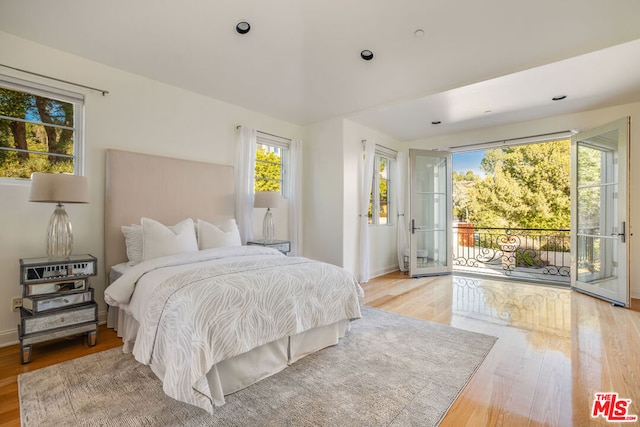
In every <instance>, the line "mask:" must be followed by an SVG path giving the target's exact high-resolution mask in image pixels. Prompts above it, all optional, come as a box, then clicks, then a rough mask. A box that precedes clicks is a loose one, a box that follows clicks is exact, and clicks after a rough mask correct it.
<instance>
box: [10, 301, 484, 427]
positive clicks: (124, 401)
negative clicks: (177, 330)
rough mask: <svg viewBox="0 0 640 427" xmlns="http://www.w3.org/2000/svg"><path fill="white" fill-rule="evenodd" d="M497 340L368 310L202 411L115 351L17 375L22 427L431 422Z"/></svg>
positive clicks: (440, 415)
mask: <svg viewBox="0 0 640 427" xmlns="http://www.w3.org/2000/svg"><path fill="white" fill-rule="evenodd" d="M495 340H496V338H495V337H490V336H486V335H481V334H477V333H474V332H468V331H464V330H460V329H455V328H452V327H448V326H444V325H440V324H436V323H432V322H427V321H424V320H419V319H413V318H410V317H406V316H401V315H398V314H394V313H389V312H385V311H381V310H377V309H373V308H369V307H363V317H362V319H359V320H357V321H355V322H353V327H352V330H351V332H350V334H349V335H348V336H346V337H344V338H343V339H342V340H341V341H340V343H339V344H338V345H336V346H333V347H329V348H326V349H324V350H321V351H319V352H318V353H315V354H312V355H310V356H307V357H306V358H304V359H302V360H300V361H298V362H296V363H295V364H293V365H292V366H290V367H289V368H287V369H285V370H284V371H282V372H279V373H277V374H275V375H273V376H271V377H269V378H267V379H264V380H262V381H260V382H259V383H257V384H254V385H252V386H250V387H248V388H246V389H244V390H241V391H239V392H237V393H234V394H232V395H229V396H228V397H227V399H226V400H227V403H226V404H225V405H224V406H221V407H219V408H216V409H217V410H216V412H215V413H214V414H213V415H210V414H208V413H206V412H205V411H203V410H202V409H199V408H196V407H194V406H191V405H188V404H185V403H181V402H178V401H176V400H173V399H171V398H169V397H167V396H166V395H165V394H164V392H163V391H162V384H161V383H160V381H159V380H158V379H157V378H156V377H155V375H154V374H153V373H152V372H151V370H150V369H149V368H148V367H147V366H144V365H141V364H139V363H138V362H136V361H135V360H134V359H133V357H132V356H131V355H130V354H124V353H122V349H121V348H114V349H111V350H107V351H103V352H101V353H96V354H93V355H89V356H85V357H82V358H79V359H75V360H71V361H68V362H64V363H60V364H57V365H53V366H49V367H46V368H42V369H39V370H36V371H33V372H28V373H25V374H21V375H20V376H19V377H18V387H19V395H20V415H21V420H22V425H23V426H25V427H31V426H53V425H56V426H60V425H73V426H75V425H79V426H152V425H153V426H156V425H157V426H310V425H314V426H318V425H321V426H322V425H326V426H407V425H416V426H434V425H437V424H438V423H439V422H440V421H441V420H442V418H443V417H444V415H445V414H446V412H447V410H448V409H449V407H450V406H451V404H452V403H453V402H454V400H455V399H456V397H457V396H458V394H459V393H460V392H461V391H462V389H463V388H464V386H465V385H466V384H467V382H468V381H469V380H470V378H471V377H472V375H473V374H474V372H475V371H476V369H477V368H478V366H480V364H481V363H482V361H483V360H484V358H485V356H486V355H487V353H488V352H489V351H490V350H491V348H492V346H493V344H494V343H495Z"/></svg>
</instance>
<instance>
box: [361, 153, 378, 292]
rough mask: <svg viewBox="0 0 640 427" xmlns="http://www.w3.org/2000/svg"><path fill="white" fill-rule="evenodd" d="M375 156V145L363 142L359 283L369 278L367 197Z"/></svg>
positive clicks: (369, 252) (369, 253)
mask: <svg viewBox="0 0 640 427" xmlns="http://www.w3.org/2000/svg"><path fill="white" fill-rule="evenodd" d="M375 154H376V145H375V144H374V143H373V142H371V141H365V144H364V158H362V160H361V167H360V173H361V176H360V195H359V197H360V216H359V222H360V223H359V229H360V262H359V270H360V283H367V282H368V281H369V279H370V278H371V276H370V274H371V272H370V271H369V270H370V258H371V248H370V247H369V217H368V213H369V197H370V196H371V186H372V184H373V161H374V157H375Z"/></svg>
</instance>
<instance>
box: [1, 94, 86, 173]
mask: <svg viewBox="0 0 640 427" xmlns="http://www.w3.org/2000/svg"><path fill="white" fill-rule="evenodd" d="M0 114H1V115H3V116H5V117H7V118H3V119H0V146H3V147H7V148H15V149H18V150H29V151H39V152H44V153H55V154H73V149H74V141H73V135H74V133H73V130H71V129H62V128H60V127H59V126H67V127H70V128H73V126H74V124H73V117H74V106H73V104H72V103H68V102H63V101H58V100H55V99H52V98H45V97H41V96H37V95H33V94H30V93H26V92H22V91H17V90H12V89H6V88H0ZM38 122H40V123H41V124H40V123H38ZM50 125H54V126H50ZM32 172H73V160H71V159H65V158H61V157H59V156H51V155H50V156H43V155H40V154H34V153H29V152H26V151H5V150H1V151H0V176H4V177H18V178H28V177H29V176H31V173H32Z"/></svg>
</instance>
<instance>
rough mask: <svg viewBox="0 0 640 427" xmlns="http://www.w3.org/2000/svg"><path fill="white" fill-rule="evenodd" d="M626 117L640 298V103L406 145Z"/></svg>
mask: <svg viewBox="0 0 640 427" xmlns="http://www.w3.org/2000/svg"><path fill="white" fill-rule="evenodd" d="M625 116H631V149H630V164H631V167H630V182H631V185H630V194H631V197H630V200H629V202H630V209H631V215H630V218H629V226H630V227H631V228H630V232H631V233H633V234H635V236H632V237H631V238H630V239H629V247H630V251H631V256H630V265H631V271H630V281H631V296H632V297H633V298H640V263H638V262H635V260H637V259H640V198H639V197H637V194H638V191H640V167H638V166H637V165H640V103H634V104H628V105H620V106H617V107H612V108H606V109H601V110H595V111H588V112H584V113H579V114H568V115H563V116H557V117H552V118H548V119H542V120H534V121H529V122H523V123H516V124H512V125H508V126H500V127H493V128H486V129H479V130H476V131H473V132H465V133H459V134H454V135H443V136H439V137H436V138H430V139H425V140H420V141H411V142H409V143H406V144H405V145H406V146H407V148H421V149H446V148H447V147H452V146H458V145H467V144H477V143H482V142H488V141H496V140H501V139H509V138H518V137H526V136H529V135H538V134H544V133H551V132H559V131H565V130H578V131H584V130H587V129H590V128H594V127H596V126H600V125H604V124H607V123H609V122H612V121H614V120H617V119H620V118H622V117H625Z"/></svg>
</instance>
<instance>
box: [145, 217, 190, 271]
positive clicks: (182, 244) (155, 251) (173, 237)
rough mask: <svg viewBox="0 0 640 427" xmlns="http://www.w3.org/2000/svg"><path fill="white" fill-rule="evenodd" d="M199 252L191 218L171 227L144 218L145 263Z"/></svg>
mask: <svg viewBox="0 0 640 427" xmlns="http://www.w3.org/2000/svg"><path fill="white" fill-rule="evenodd" d="M197 251H198V241H197V239H196V233H195V230H194V225H193V220H192V219H191V218H187V219H185V220H184V221H180V222H179V223H177V224H176V225H173V226H171V227H167V226H166V225H164V224H161V223H159V222H158V221H155V220H153V219H150V218H142V260H143V261H148V260H150V259H154V258H160V257H163V256H167V255H174V254H180V253H185V252H197Z"/></svg>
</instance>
